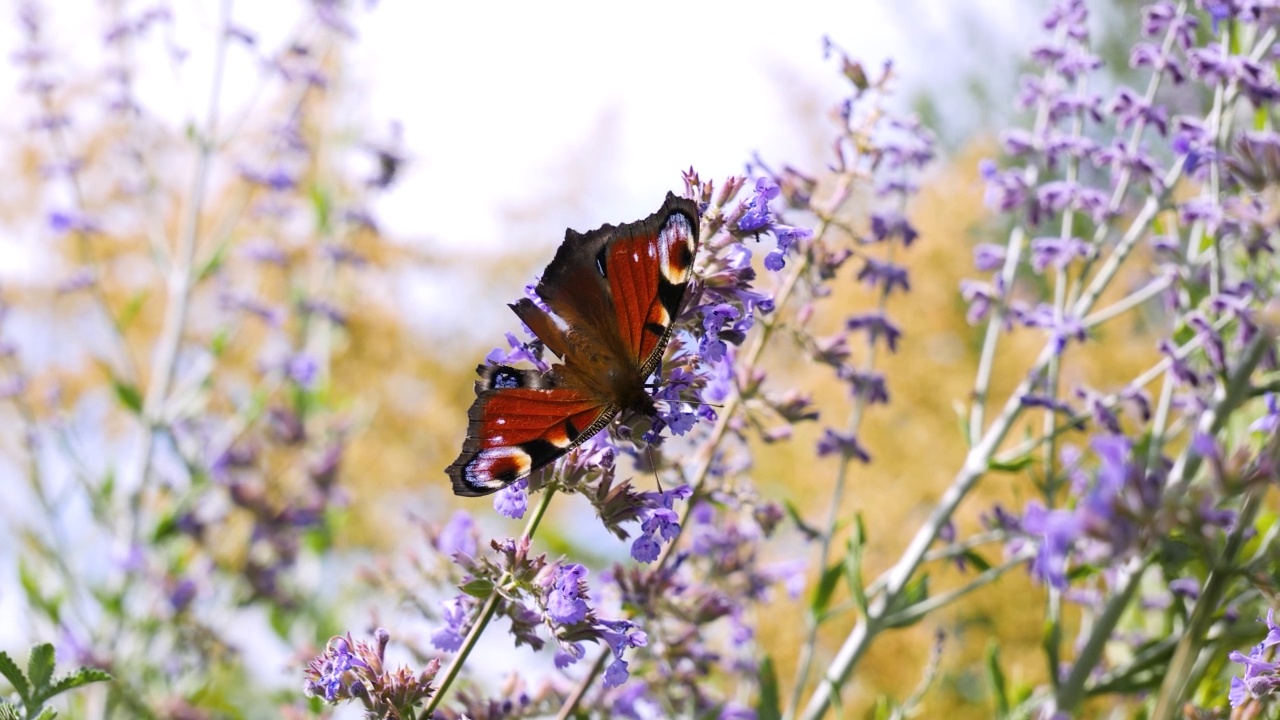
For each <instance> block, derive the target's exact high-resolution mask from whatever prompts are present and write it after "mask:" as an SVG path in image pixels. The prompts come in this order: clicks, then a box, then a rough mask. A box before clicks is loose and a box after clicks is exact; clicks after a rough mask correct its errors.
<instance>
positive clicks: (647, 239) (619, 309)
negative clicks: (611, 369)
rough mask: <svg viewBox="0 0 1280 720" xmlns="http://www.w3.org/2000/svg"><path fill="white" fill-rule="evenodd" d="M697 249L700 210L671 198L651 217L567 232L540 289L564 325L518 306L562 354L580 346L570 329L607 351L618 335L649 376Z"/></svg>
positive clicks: (534, 309) (519, 312) (530, 306)
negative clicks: (571, 338)
mask: <svg viewBox="0 0 1280 720" xmlns="http://www.w3.org/2000/svg"><path fill="white" fill-rule="evenodd" d="M697 250H698V207H697V205H696V204H695V203H694V202H693V201H692V200H689V199H687V198H681V197H676V196H675V195H673V194H671V193H667V198H666V200H665V201H664V202H663V203H662V207H661V208H659V209H658V211H657V212H655V213H653V214H652V215H650V216H649V217H647V218H644V219H643V220H637V221H636V222H633V223H627V224H625V225H619V226H616V227H615V226H613V225H604V226H602V227H600V228H597V229H596V230H592V231H591V232H589V233H586V234H583V233H578V232H574V231H573V230H569V231H568V232H566V233H565V238H564V243H563V244H562V245H561V246H560V249H559V250H558V251H556V256H555V258H553V259H552V260H551V264H549V265H547V268H546V270H544V271H543V273H542V280H541V281H539V283H538V288H537V291H538V296H539V297H541V298H542V299H543V301H544V302H546V304H547V306H548V307H549V308H550V309H551V311H552V312H553V313H555V314H556V315H557V316H558V317H559V319H560V320H561V321H562V322H561V323H557V322H556V321H555V320H554V319H552V318H550V316H548V315H547V314H546V313H544V312H543V311H542V310H541V309H539V308H537V307H536V306H535V305H534V304H533V303H531V302H529V301H527V300H522V301H520V302H519V303H516V304H515V305H513V306H512V309H514V310H515V311H516V314H517V315H519V316H520V319H521V320H524V321H525V324H527V325H529V327H530V329H532V330H533V331H534V332H535V333H537V334H538V337H540V338H542V340H543V341H544V342H545V343H546V345H547V347H549V348H551V349H552V352H555V353H556V354H557V355H561V356H562V357H563V356H564V353H563V352H561V351H560V350H557V347H559V348H564V349H567V348H568V347H570V346H571V345H572V344H571V343H569V342H568V341H567V340H566V339H565V338H564V334H563V333H564V332H566V330H564V329H562V328H567V332H570V333H579V334H581V335H582V336H583V337H586V338H590V339H591V341H593V342H596V343H599V344H600V345H601V346H604V347H608V346H610V345H613V344H614V343H613V342H611V340H613V339H614V338H615V336H616V339H617V340H620V341H621V346H622V347H623V348H625V350H626V352H627V354H628V355H629V356H630V358H631V359H632V360H633V361H634V362H635V364H636V366H637V367H640V368H643V369H644V370H645V372H642V373H640V374H641V375H647V374H648V373H649V372H651V371H652V370H653V368H654V367H656V366H657V364H658V360H659V357H658V353H659V351H660V350H661V348H662V346H663V344H664V343H665V341H666V336H667V333H668V332H669V331H670V328H671V323H672V321H674V319H675V317H676V314H677V313H679V312H680V301H681V300H682V299H683V298H684V290H685V286H686V285H687V284H688V282H689V276H690V274H692V271H693V258H694V255H696V254H697Z"/></svg>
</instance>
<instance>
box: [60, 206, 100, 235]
mask: <svg viewBox="0 0 1280 720" xmlns="http://www.w3.org/2000/svg"><path fill="white" fill-rule="evenodd" d="M49 228H50V229H52V230H53V231H54V232H56V233H66V232H77V233H94V232H98V230H99V228H98V223H97V222H96V221H94V220H93V219H92V218H90V217H89V216H88V215H85V214H84V213H80V212H76V211H74V210H54V211H53V212H51V213H49Z"/></svg>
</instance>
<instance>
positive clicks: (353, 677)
mask: <svg viewBox="0 0 1280 720" xmlns="http://www.w3.org/2000/svg"><path fill="white" fill-rule="evenodd" d="M374 639H375V641H376V643H377V644H376V645H371V644H369V643H367V642H364V641H362V640H361V641H356V640H352V639H351V636H350V635H347V636H345V637H342V636H339V637H334V638H332V639H331V640H329V644H328V645H327V646H326V647H325V651H324V653H322V654H321V655H319V656H317V657H316V658H314V659H313V660H311V661H310V662H309V663H308V664H307V671H306V684H305V686H304V690H305V692H306V694H307V695H308V696H309V697H318V698H321V699H323V700H324V701H325V702H328V703H339V702H342V701H346V700H356V701H358V702H360V703H361V704H362V705H364V708H365V711H366V717H370V718H395V719H396V720H408V719H409V718H413V717H416V716H417V715H416V712H415V708H416V707H417V706H418V705H420V704H421V703H422V701H424V700H426V699H427V698H428V697H430V696H431V694H432V693H433V692H435V689H434V688H433V687H432V686H431V682H432V680H434V679H435V676H436V673H438V672H439V671H440V661H439V660H432V661H430V662H429V663H427V665H426V667H425V668H423V670H422V671H421V672H420V673H417V674H415V673H413V671H411V670H410V669H409V668H407V667H405V666H403V665H402V666H400V667H399V668H397V669H395V670H391V669H390V668H388V667H387V665H386V662H385V653H386V649H387V643H388V642H389V641H390V640H391V634H390V633H388V632H387V631H386V630H384V629H382V628H378V630H377V631H376V632H375V633H374Z"/></svg>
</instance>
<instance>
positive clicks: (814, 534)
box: [782, 501, 822, 540]
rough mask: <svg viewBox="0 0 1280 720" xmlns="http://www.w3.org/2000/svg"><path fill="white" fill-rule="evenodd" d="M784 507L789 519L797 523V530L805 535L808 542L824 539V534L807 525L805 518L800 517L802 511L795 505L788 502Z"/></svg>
mask: <svg viewBox="0 0 1280 720" xmlns="http://www.w3.org/2000/svg"><path fill="white" fill-rule="evenodd" d="M782 507H783V508H784V509H785V510H786V512H787V517H789V518H791V522H793V523H795V525H796V529H797V530H799V531H800V533H801V534H802V535H804V537H805V539H806V540H817V539H818V538H820V537H822V533H821V532H819V531H818V529H817V528H815V527H813V526H812V525H810V524H808V523H806V522H805V521H804V518H802V517H800V509H799V508H797V507H796V506H795V503H793V502H791V501H787V502H785V503H783V505H782Z"/></svg>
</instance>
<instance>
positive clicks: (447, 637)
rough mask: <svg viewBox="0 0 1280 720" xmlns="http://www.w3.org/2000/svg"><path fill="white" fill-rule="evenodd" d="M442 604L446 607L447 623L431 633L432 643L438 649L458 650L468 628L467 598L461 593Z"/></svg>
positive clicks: (445, 617) (445, 618)
mask: <svg viewBox="0 0 1280 720" xmlns="http://www.w3.org/2000/svg"><path fill="white" fill-rule="evenodd" d="M440 605H441V606H442V607H443V608H444V622H445V625H444V627H442V628H439V629H437V630H436V631H435V632H433V633H431V644H432V645H434V646H435V647H436V649H437V650H443V651H445V652H457V651H458V648H460V647H462V640H463V635H464V634H465V632H466V629H467V599H466V597H464V596H462V595H459V596H458V597H455V598H453V599H452V600H444V601H442V602H441V603H440Z"/></svg>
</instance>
